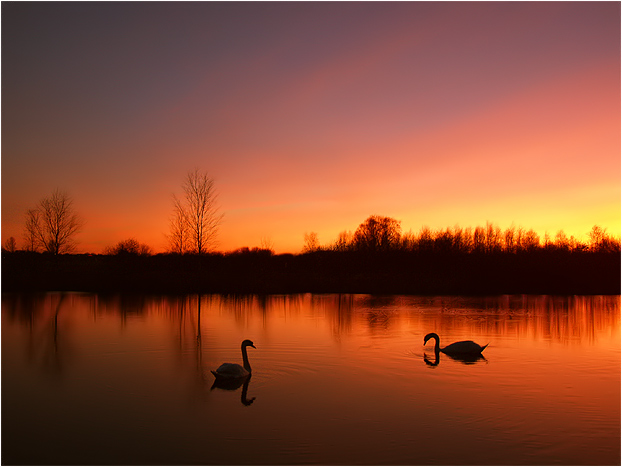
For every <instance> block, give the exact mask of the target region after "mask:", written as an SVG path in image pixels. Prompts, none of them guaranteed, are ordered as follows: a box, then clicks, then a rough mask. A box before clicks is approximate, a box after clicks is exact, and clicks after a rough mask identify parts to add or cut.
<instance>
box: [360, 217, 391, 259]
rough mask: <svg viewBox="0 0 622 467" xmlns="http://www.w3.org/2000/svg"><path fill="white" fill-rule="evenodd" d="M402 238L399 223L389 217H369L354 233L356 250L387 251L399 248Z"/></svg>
mask: <svg viewBox="0 0 622 467" xmlns="http://www.w3.org/2000/svg"><path fill="white" fill-rule="evenodd" d="M401 236H402V227H401V225H400V221H398V220H395V219H393V218H391V217H383V216H370V217H368V218H367V219H366V220H365V222H363V223H362V224H361V225H359V227H358V229H356V232H354V238H353V241H354V244H355V245H356V248H357V249H360V250H367V251H388V250H391V249H393V248H396V247H398V246H399V242H400V238H401Z"/></svg>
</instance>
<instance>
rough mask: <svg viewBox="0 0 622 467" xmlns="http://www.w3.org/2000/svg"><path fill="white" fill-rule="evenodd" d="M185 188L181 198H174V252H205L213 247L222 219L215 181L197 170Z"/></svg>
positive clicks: (186, 181) (190, 176)
mask: <svg viewBox="0 0 622 467" xmlns="http://www.w3.org/2000/svg"><path fill="white" fill-rule="evenodd" d="M182 189H183V192H184V196H183V198H182V199H179V198H177V196H175V195H173V202H174V214H173V220H172V223H171V234H170V235H169V242H170V243H171V250H172V251H175V252H179V253H184V252H186V251H191V252H193V253H198V254H203V253H206V252H207V251H209V250H210V249H212V248H213V247H214V243H215V240H216V234H217V233H218V226H219V225H220V222H221V221H222V217H223V216H222V214H219V212H218V206H217V205H216V198H217V195H216V191H215V187H214V179H213V178H211V177H210V176H208V175H207V173H201V172H199V170H198V169H194V170H193V171H192V172H189V173H188V175H187V176H186V179H185V180H184V183H183V185H182ZM186 245H188V246H187V248H186Z"/></svg>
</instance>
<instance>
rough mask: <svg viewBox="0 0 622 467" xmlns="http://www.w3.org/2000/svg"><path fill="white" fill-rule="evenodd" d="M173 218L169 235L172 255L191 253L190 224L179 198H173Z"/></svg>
mask: <svg viewBox="0 0 622 467" xmlns="http://www.w3.org/2000/svg"><path fill="white" fill-rule="evenodd" d="M173 202H174V203H175V204H174V207H173V216H172V217H171V223H170V228H171V230H170V234H169V235H168V242H169V249H170V251H171V252H172V253H178V254H180V255H181V254H184V253H187V252H188V251H189V248H190V239H189V236H190V235H189V233H188V224H187V222H186V216H185V213H184V208H183V206H182V204H181V202H180V201H179V199H178V198H177V197H174V198H173Z"/></svg>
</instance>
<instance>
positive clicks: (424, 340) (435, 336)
mask: <svg viewBox="0 0 622 467" xmlns="http://www.w3.org/2000/svg"><path fill="white" fill-rule="evenodd" d="M430 339H436V340H437V341H438V334H436V333H435V332H431V333H429V334H426V336H425V337H424V338H423V345H425V344H426V343H427V342H428V341H429V340H430Z"/></svg>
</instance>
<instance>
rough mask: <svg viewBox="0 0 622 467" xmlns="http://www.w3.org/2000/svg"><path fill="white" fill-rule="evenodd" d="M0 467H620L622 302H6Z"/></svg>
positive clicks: (348, 298) (80, 297)
mask: <svg viewBox="0 0 622 467" xmlns="http://www.w3.org/2000/svg"><path fill="white" fill-rule="evenodd" d="M432 331H434V332H437V333H438V334H439V335H440V336H441V346H443V345H446V344H449V343H451V342H454V341H457V340H464V339H473V340H475V341H476V342H478V343H480V344H486V343H490V345H489V347H488V348H487V349H486V350H485V352H484V356H485V359H481V360H478V361H476V362H473V363H470V364H466V363H464V362H461V361H457V360H453V359H451V358H449V357H447V356H444V355H443V354H441V355H440V359H439V360H438V361H436V360H435V356H434V352H433V349H432V341H431V342H429V343H428V345H427V346H425V347H424V346H423V336H424V335H425V334H426V333H428V332H432ZM245 338H248V339H252V340H253V341H254V342H255V345H256V347H257V349H256V350H255V349H249V357H250V363H251V365H252V367H253V376H252V378H251V379H250V381H249V383H248V385H247V386H246V387H240V388H237V389H233V390H226V389H221V388H212V384H213V382H214V378H213V376H212V374H211V373H210V369H214V368H216V367H217V366H218V365H219V364H220V363H222V362H225V361H233V362H241V353H240V349H239V346H240V343H241V341H242V340H243V339H245ZM2 463H3V464H5V465H6V464H15V463H19V464H80V465H88V464H150V465H157V464H174V465H182V464H219V465H222V464H236V465H240V464H253V465H260V464H288V465H292V464H332V465H335V464H355V465H356V464H372V465H386V464H411V465H413V464H425V465H430V464H443V465H451V464H479V465H482V464H494V465H502V464H521V465H523V464H540V465H542V464H544V465H547V464H563V465H576V464H598V465H610V464H616V465H619V464H620V296H606V297H603V296H598V297H580V296H573V297H547V296H503V297H493V298H464V297H410V296H393V297H372V296H364V295H290V296H271V297H254V296H249V297H225V296H218V295H210V296H201V297H200V298H199V297H198V296H188V297H166V296H135V297H125V296H101V295H90V294H59V293H50V294H45V295H37V296H32V295H29V296H24V295H6V294H5V295H3V297H2Z"/></svg>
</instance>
